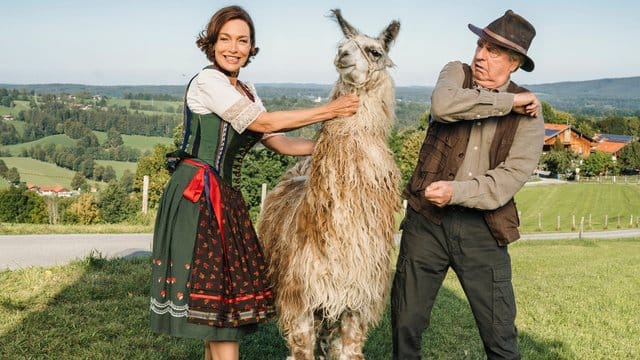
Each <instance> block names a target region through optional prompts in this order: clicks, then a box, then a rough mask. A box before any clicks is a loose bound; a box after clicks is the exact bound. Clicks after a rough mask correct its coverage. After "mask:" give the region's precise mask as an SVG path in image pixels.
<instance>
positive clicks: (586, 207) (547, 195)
mask: <svg viewBox="0 0 640 360" xmlns="http://www.w3.org/2000/svg"><path fill="white" fill-rule="evenodd" d="M515 200H516V203H517V205H518V210H519V211H520V212H521V218H520V222H521V224H520V228H521V230H522V232H525V233H526V232H529V233H531V232H536V231H539V230H538V217H539V216H540V217H541V221H542V231H556V230H557V229H556V225H557V217H558V216H560V227H561V228H560V231H571V230H573V229H572V215H575V217H576V226H579V223H580V219H581V217H584V219H585V230H590V229H588V228H587V222H588V219H589V215H591V221H592V222H591V224H592V227H593V230H603V226H604V220H605V216H607V215H608V222H609V224H608V225H609V226H608V228H609V229H615V228H616V227H617V225H618V222H617V221H618V216H620V224H621V227H622V228H628V227H629V222H630V216H631V215H633V216H634V226H637V217H638V216H640V186H638V185H623V184H562V185H545V186H525V187H524V188H523V189H522V190H521V191H520V192H519V193H518V194H517V195H516V199H515ZM539 214H540V215H539Z"/></svg>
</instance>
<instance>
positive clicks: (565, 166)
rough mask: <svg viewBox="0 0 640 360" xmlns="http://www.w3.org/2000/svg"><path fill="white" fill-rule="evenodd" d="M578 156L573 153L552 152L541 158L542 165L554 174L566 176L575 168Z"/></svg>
mask: <svg viewBox="0 0 640 360" xmlns="http://www.w3.org/2000/svg"><path fill="white" fill-rule="evenodd" d="M577 158H578V156H577V155H576V154H574V153H573V152H572V151H564V150H560V151H555V150H554V151H550V152H548V153H546V154H543V155H542V156H541V157H540V163H541V164H544V167H545V168H546V169H547V170H548V171H550V172H551V173H552V174H566V173H567V172H568V171H569V170H572V169H573V168H574V162H575V161H576V160H577Z"/></svg>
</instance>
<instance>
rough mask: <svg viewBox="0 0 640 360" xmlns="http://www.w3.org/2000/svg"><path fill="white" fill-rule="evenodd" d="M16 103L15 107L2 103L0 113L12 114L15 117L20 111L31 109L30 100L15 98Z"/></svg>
mask: <svg viewBox="0 0 640 360" xmlns="http://www.w3.org/2000/svg"><path fill="white" fill-rule="evenodd" d="M14 104H15V106H14V107H6V106H2V105H0V115H5V114H11V115H13V116H14V117H15V116H17V115H18V113H19V112H20V111H22V110H27V109H29V102H28V101H21V100H15V101H14Z"/></svg>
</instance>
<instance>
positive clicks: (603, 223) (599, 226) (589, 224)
mask: <svg viewBox="0 0 640 360" xmlns="http://www.w3.org/2000/svg"><path fill="white" fill-rule="evenodd" d="M518 213H519V214H518V215H519V216H520V219H523V214H522V212H518ZM531 218H532V217H531V216H529V217H527V219H529V220H528V221H523V222H522V223H521V224H520V228H521V229H522V230H523V231H525V232H550V231H592V230H615V229H634V228H638V227H640V216H639V215H637V214H627V215H622V214H616V215H611V214H604V215H597V216H596V215H593V214H587V215H585V216H578V215H575V214H572V215H567V216H561V215H557V216H556V217H555V219H553V220H551V219H550V218H549V217H548V216H543V214H542V213H538V214H537V217H534V218H537V221H535V220H534V221H535V223H532V220H531Z"/></svg>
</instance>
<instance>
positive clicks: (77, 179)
mask: <svg viewBox="0 0 640 360" xmlns="http://www.w3.org/2000/svg"><path fill="white" fill-rule="evenodd" d="M86 184H87V178H86V177H84V175H83V174H82V173H81V172H76V173H75V174H74V175H73V179H71V188H72V189H74V190H77V189H80V188H81V187H82V186H83V185H86Z"/></svg>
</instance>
